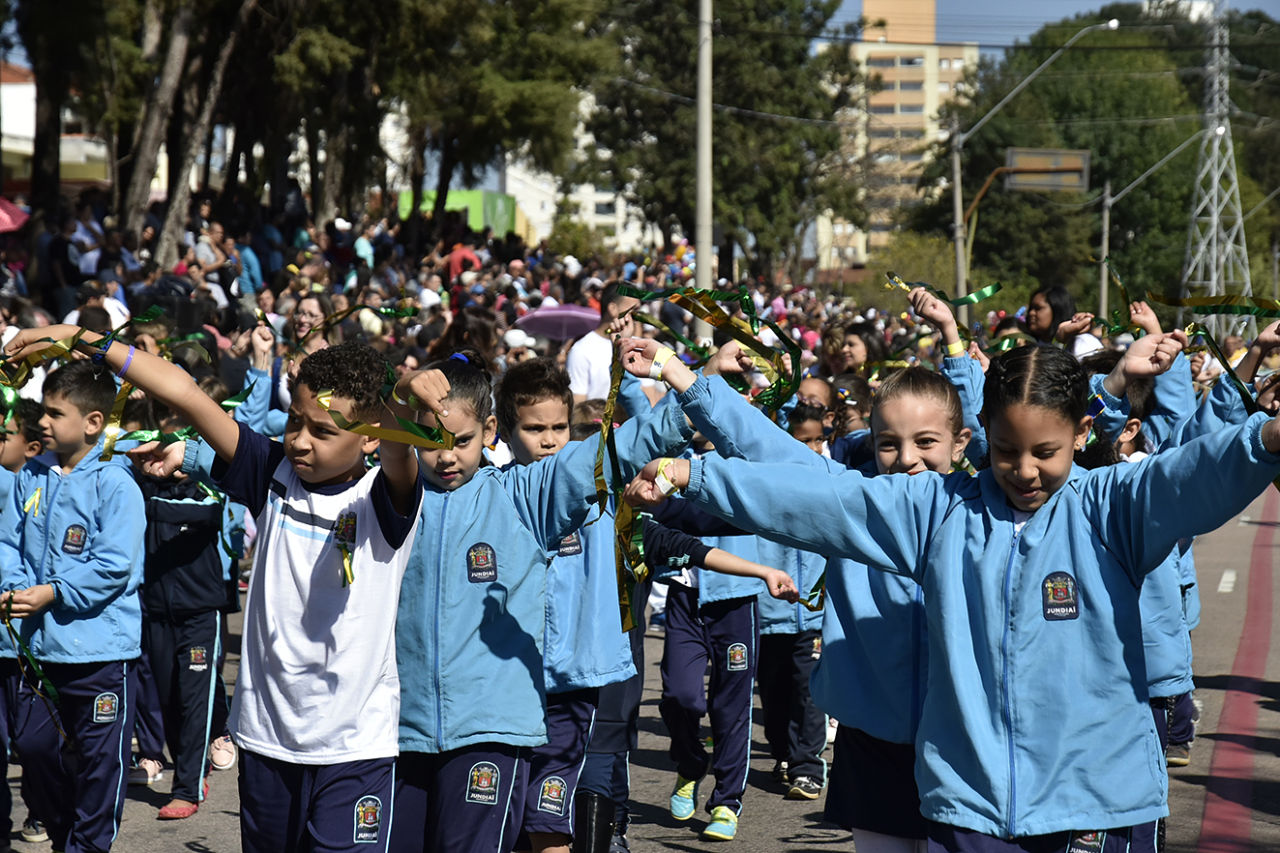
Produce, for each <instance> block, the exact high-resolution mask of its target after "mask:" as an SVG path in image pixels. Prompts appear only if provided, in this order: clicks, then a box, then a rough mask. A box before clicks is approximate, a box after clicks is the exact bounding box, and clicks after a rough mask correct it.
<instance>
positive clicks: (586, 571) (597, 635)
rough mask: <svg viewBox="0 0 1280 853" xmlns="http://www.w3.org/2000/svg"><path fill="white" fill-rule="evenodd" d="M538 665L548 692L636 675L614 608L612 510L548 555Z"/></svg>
mask: <svg viewBox="0 0 1280 853" xmlns="http://www.w3.org/2000/svg"><path fill="white" fill-rule="evenodd" d="M588 443H590V442H588ZM619 452H620V453H621V452H623V451H622V449H621V448H619ZM596 514H597V513H596V511H595V510H592V512H591V515H590V518H595V516H596ZM543 666H544V669H545V671H546V682H547V692H548V693H563V692H565V691H568V690H579V689H581V688H585V687H603V686H604V685H606V684H613V683H614V682H618V681H626V680H627V679H628V678H630V677H631V676H633V675H635V674H636V666H635V663H634V662H633V661H632V659H631V638H630V637H628V636H627V635H626V633H624V632H623V630H622V615H621V612H620V611H619V609H618V574H617V567H616V564H615V562H614V527H613V514H612V508H611V509H610V511H609V512H607V513H605V514H604V515H602V516H600V518H598V519H597V520H596V521H594V522H593V523H590V524H587V525H586V526H584V527H581V528H579V529H578V530H576V531H575V532H573V533H571V534H569V535H568V536H566V537H565V538H564V539H562V540H561V541H560V543H559V545H558V547H557V548H556V549H555V550H554V551H553V552H552V560H551V568H550V569H549V570H548V571H547V630H546V639H545V644H544V646H543Z"/></svg>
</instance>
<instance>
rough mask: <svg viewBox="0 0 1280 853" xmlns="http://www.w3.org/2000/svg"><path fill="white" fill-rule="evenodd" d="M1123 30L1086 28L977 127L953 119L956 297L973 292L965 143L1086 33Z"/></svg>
mask: <svg viewBox="0 0 1280 853" xmlns="http://www.w3.org/2000/svg"><path fill="white" fill-rule="evenodd" d="M1119 27H1120V22H1119V21H1118V20H1116V19H1115V18H1112V19H1111V20H1109V21H1107V22H1105V23H1102V24H1092V25H1090V26H1087V27H1085V28H1084V29H1082V30H1081V31H1080V32H1078V33H1076V34H1075V35H1073V36H1072V37H1071V38H1069V39H1067V40H1066V42H1065V43H1063V45H1062V47H1060V48H1058V49H1057V50H1055V51H1054V52H1053V53H1052V54H1050V55H1049V58H1048V59H1046V60H1045V61H1044V62H1042V63H1040V65H1039V66H1038V67H1037V68H1036V69H1035V70H1034V71H1032V72H1031V73H1030V74H1028V75H1027V76H1026V77H1024V78H1023V79H1022V82H1020V83H1018V85H1016V86H1014V87H1013V88H1012V89H1011V90H1009V93H1008V94H1007V95H1005V96H1004V97H1003V98H1001V99H1000V102H999V103H997V104H996V105H995V106H994V107H992V108H991V109H990V110H988V111H987V113H986V115H984V116H983V117H982V118H980V119H978V121H977V122H976V123H974V125H973V127H971V128H969V129H968V130H966V131H961V130H960V125H959V120H958V119H956V120H953V122H952V125H951V192H952V194H953V195H954V197H955V200H954V203H953V204H952V206H951V208H952V222H951V225H952V229H953V235H954V238H955V243H956V297H957V298H959V297H961V296H964V295H965V294H966V293H968V292H969V288H968V270H967V269H966V268H965V267H966V265H965V256H964V244H965V225H964V198H963V193H964V187H963V186H962V184H961V176H960V153H961V151H963V150H964V144H965V142H966V141H967V140H968V139H969V137H971V136H973V135H974V134H975V133H977V132H978V130H979V129H981V128H982V126H983V125H984V124H986V123H987V122H988V121H990V120H991V118H992V117H993V116H994V115H995V114H996V113H998V112H1000V110H1002V109H1004V106H1005V104H1007V103H1009V101H1011V100H1013V98H1014V97H1015V96H1017V94H1018V93H1019V92H1021V91H1022V90H1023V89H1025V88H1027V86H1028V85H1030V84H1031V81H1032V80H1034V79H1036V78H1037V77H1039V76H1040V73H1041V72H1042V71H1044V70H1045V69H1046V68H1048V67H1049V66H1050V65H1052V64H1053V63H1054V62H1055V61H1056V60H1057V59H1058V57H1059V56H1062V54H1064V53H1065V52H1066V51H1067V48H1069V47H1071V45H1073V44H1075V43H1076V42H1077V41H1079V40H1080V39H1081V38H1083V37H1084V36H1085V34H1087V33H1091V32H1093V31H1094V30H1115V29H1118V28H1119ZM959 319H960V323H961V325H963V326H966V327H967V326H968V325H969V306H967V305H961V306H960V318H959Z"/></svg>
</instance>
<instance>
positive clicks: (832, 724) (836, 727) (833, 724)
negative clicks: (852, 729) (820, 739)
mask: <svg viewBox="0 0 1280 853" xmlns="http://www.w3.org/2000/svg"><path fill="white" fill-rule="evenodd" d="M838 731H840V723H839V722H838V721H837V720H836V718H835V717H828V718H827V746H831V744H833V743H835V742H836V732H838Z"/></svg>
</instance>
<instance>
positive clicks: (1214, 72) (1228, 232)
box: [1178, 0, 1256, 337]
mask: <svg viewBox="0 0 1280 853" xmlns="http://www.w3.org/2000/svg"><path fill="white" fill-rule="evenodd" d="M1226 5H1227V4H1226V0H1216V2H1215V3H1214V10H1213V18H1212V20H1211V21H1210V22H1209V25H1208V26H1209V50H1208V53H1207V54H1206V56H1205V64H1206V67H1205V97H1204V122H1205V133H1204V135H1203V136H1202V137H1201V141H1200V164H1199V171H1198V173H1197V175H1196V186H1195V194H1194V195H1193V196H1192V200H1191V223H1190V227H1189V228H1188V231H1187V254H1186V259H1185V261H1184V262H1183V265H1182V295H1183V296H1223V295H1225V294H1227V293H1239V294H1243V295H1245V296H1250V295H1252V294H1253V287H1252V285H1251V283H1250V281H1249V250H1248V248H1247V247H1246V246H1245V238H1244V217H1243V216H1242V215H1241V211H1240V184H1239V182H1238V181H1237V179H1236V158H1235V151H1234V149H1233V148H1232V144H1231V122H1230V113H1231V97H1230V93H1229V90H1228V87H1229V81H1228V75H1229V72H1230V63H1231V54H1230V51H1229V49H1228V35H1227V17H1226ZM1178 313H1179V315H1181V313H1182V312H1181V311H1179V312H1178ZM1220 320H1221V321H1222V326H1221V327H1220V325H1219V322H1220ZM1225 324H1226V321H1225V320H1223V319H1222V318H1220V317H1216V316H1215V317H1212V318H1210V320H1209V328H1210V329H1211V330H1212V331H1213V333H1214V336H1215V337H1221V335H1222V334H1224V333H1225V331H1226V325H1225ZM1248 328H1249V333H1250V334H1251V335H1252V334H1254V333H1256V329H1255V325H1254V321H1253V318H1250V319H1249V322H1248Z"/></svg>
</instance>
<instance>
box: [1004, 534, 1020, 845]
mask: <svg viewBox="0 0 1280 853" xmlns="http://www.w3.org/2000/svg"><path fill="white" fill-rule="evenodd" d="M1021 537H1022V531H1021V530H1015V531H1014V533H1013V544H1012V545H1011V546H1010V548H1009V562H1008V563H1006V564H1005V567H1004V638H1003V640H1002V641H1001V643H1000V646H1001V649H1000V651H1001V661H1000V666H1001V675H1000V683H1001V687H1002V689H1003V692H1004V697H1003V699H1004V703H1003V705H1004V707H1003V708H1002V711H1003V714H1002V716H1003V717H1004V726H1005V740H1006V741H1007V742H1008V745H1009V806H1008V810H1009V822H1008V824H1007V825H1006V826H1005V831H1006V832H1007V833H1008V834H1009V835H1012V834H1013V827H1014V823H1015V822H1016V821H1015V818H1016V816H1017V814H1016V811H1015V810H1016V808H1017V803H1018V783H1017V779H1016V777H1015V775H1014V755H1013V708H1012V704H1011V702H1010V699H1009V634H1010V633H1011V632H1012V626H1011V624H1010V623H1011V619H1012V613H1011V611H1010V608H1011V605H1010V600H1011V598H1012V595H1013V560H1014V558H1015V557H1016V556H1017V555H1018V539H1020V538H1021Z"/></svg>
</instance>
